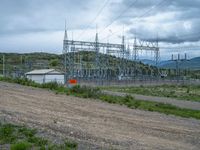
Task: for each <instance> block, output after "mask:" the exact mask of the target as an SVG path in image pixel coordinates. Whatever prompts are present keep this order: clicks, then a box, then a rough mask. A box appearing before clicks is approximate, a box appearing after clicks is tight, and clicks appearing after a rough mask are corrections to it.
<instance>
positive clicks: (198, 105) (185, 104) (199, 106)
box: [103, 90, 200, 110]
mask: <svg viewBox="0 0 200 150" xmlns="http://www.w3.org/2000/svg"><path fill="white" fill-rule="evenodd" d="M103 92H104V93H106V94H110V95H115V96H126V95H127V93H122V92H114V91H107V90H104V91H103ZM128 95H131V96H133V97H135V98H136V99H137V100H145V101H153V102H160V103H167V104H172V105H175V106H178V107H181V108H187V109H194V110H200V102H194V101H186V100H177V99H174V98H166V97H157V96H145V95H140V94H128Z"/></svg>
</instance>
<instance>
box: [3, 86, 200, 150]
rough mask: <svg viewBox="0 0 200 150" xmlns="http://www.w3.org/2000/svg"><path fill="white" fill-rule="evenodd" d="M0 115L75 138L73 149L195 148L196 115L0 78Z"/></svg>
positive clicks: (199, 133)
mask: <svg viewBox="0 0 200 150" xmlns="http://www.w3.org/2000/svg"><path fill="white" fill-rule="evenodd" d="M0 117H1V118H4V119H5V120H9V121H13V122H15V123H19V124H26V125H28V126H30V127H36V128H39V129H41V130H42V131H43V132H44V133H48V134H49V135H55V136H53V138H54V140H55V141H56V140H57V139H58V138H65V137H68V138H72V139H75V140H76V141H78V143H79V149H111V148H114V149H123V150H124V149H131V150H134V149H136V150H140V149H142V150H146V149H162V150H163V149H166V150H178V149H180V150H199V148H200V120H195V119H185V118H181V117H175V116H170V115H169V116H167V115H164V114H159V113H156V112H147V111H141V110H134V109H129V108H126V107H123V106H118V105H114V104H107V103H103V102H100V101H97V100H90V99H82V98H77V97H71V96H66V95H59V94H58V95H56V94H55V93H54V92H51V91H47V90H43V89H37V88H31V87H26V86H21V85H17V84H10V83H4V82H0Z"/></svg>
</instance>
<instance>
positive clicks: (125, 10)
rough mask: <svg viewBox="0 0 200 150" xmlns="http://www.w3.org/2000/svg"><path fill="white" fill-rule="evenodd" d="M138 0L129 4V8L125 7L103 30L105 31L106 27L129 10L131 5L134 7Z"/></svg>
mask: <svg viewBox="0 0 200 150" xmlns="http://www.w3.org/2000/svg"><path fill="white" fill-rule="evenodd" d="M137 1H138V0H135V1H134V2H133V3H131V4H130V5H129V7H128V8H126V9H124V10H123V11H122V12H121V13H120V14H119V15H118V16H117V17H116V18H115V19H114V20H113V21H112V22H111V23H109V24H108V25H107V26H106V27H105V28H104V29H103V30H102V31H101V32H103V31H104V30H105V29H106V28H108V27H109V26H110V25H112V24H113V23H114V22H115V21H116V20H118V19H119V18H120V17H121V16H122V15H123V14H124V13H125V12H127V11H128V10H129V9H130V8H131V7H133V6H134V5H135V4H136V3H137Z"/></svg>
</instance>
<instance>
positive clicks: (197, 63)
mask: <svg viewBox="0 0 200 150" xmlns="http://www.w3.org/2000/svg"><path fill="white" fill-rule="evenodd" d="M159 67H162V68H170V69H175V68H176V62H174V61H171V60H169V61H163V62H161V63H160V64H159ZM179 68H180V69H190V70H200V57H195V58H192V59H190V60H189V61H182V62H180V63H179Z"/></svg>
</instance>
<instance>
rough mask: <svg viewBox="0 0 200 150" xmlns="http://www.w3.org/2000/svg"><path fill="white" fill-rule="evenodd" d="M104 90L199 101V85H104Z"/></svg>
mask: <svg viewBox="0 0 200 150" xmlns="http://www.w3.org/2000/svg"><path fill="white" fill-rule="evenodd" d="M103 89H105V90H112V91H117V92H124V93H127V94H141V95H148V96H159V97H170V98H175V99H180V100H189V101H197V102H200V85H160V86H140V87H109V88H108V87H104V88H103Z"/></svg>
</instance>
